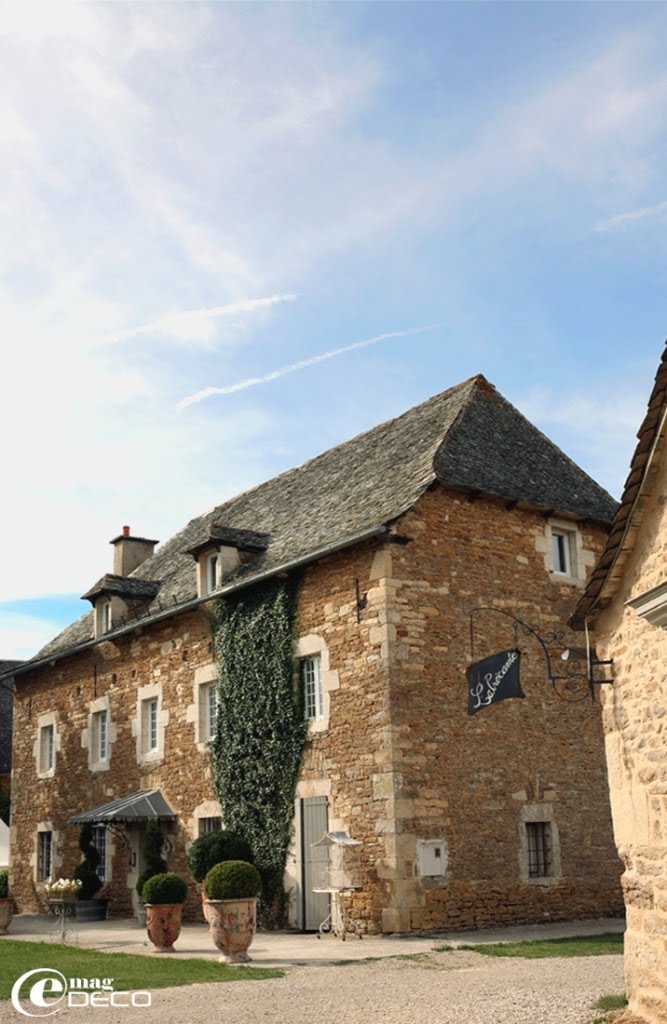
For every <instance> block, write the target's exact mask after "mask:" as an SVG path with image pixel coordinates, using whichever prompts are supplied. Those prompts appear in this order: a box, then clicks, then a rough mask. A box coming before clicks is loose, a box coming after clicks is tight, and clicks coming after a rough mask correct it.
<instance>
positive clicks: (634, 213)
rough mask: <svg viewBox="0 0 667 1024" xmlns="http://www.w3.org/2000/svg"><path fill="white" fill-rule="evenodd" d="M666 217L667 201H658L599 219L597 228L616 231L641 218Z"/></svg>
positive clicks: (661, 218) (655, 218)
mask: <svg viewBox="0 0 667 1024" xmlns="http://www.w3.org/2000/svg"><path fill="white" fill-rule="evenodd" d="M666 217H667V201H665V202H662V203H656V204H655V205H654V206H641V207H639V209H637V210H628V211H626V212H625V213H616V214H614V216H613V217H607V219H606V220H601V221H598V223H597V224H596V225H595V230H596V231H616V230H618V228H623V227H626V226H627V225H628V224H634V223H636V222H637V221H639V220H664V219H665V218H666Z"/></svg>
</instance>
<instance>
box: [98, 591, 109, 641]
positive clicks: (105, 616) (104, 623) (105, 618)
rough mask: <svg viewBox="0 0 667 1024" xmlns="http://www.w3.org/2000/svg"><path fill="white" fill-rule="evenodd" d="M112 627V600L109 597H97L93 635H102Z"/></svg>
mask: <svg viewBox="0 0 667 1024" xmlns="http://www.w3.org/2000/svg"><path fill="white" fill-rule="evenodd" d="M112 629H113V602H112V600H111V598H110V597H106V596H104V597H99V598H98V599H97V601H96V602H95V636H96V637H100V636H104V635H105V633H110V632H111V630H112Z"/></svg>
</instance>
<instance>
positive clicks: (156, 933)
mask: <svg viewBox="0 0 667 1024" xmlns="http://www.w3.org/2000/svg"><path fill="white" fill-rule="evenodd" d="M187 892H188V887H187V885H186V884H185V882H184V881H183V879H182V878H181V877H180V876H179V875H171V874H162V875H153V877H152V878H149V879H148V881H147V882H145V883H144V889H143V897H144V902H145V904H146V927H147V928H148V938H149V939H150V940H151V942H152V943H153V946H154V947H155V948H154V950H153V952H154V953H173V952H175V950H174V943H175V942H176V939H177V938H178V936H179V935H180V934H181V914H182V912H183V904H184V903H185V897H186V896H187Z"/></svg>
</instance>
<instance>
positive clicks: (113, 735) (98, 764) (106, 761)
mask: <svg viewBox="0 0 667 1024" xmlns="http://www.w3.org/2000/svg"><path fill="white" fill-rule="evenodd" d="M102 711H106V714H107V756H106V758H99V757H98V756H97V753H98V743H97V736H96V729H95V716H96V715H98V714H99V713H100V712H102ZM117 734H118V730H117V727H116V724H115V722H114V721H113V718H112V717H111V699H110V697H109V695H108V694H105V695H104V696H103V697H97V698H96V699H95V700H92V701H91V702H90V703H89V705H88V723H87V726H86V728H85V729H84V730H83V732H82V733H81V746H82V748H83V749H84V750H87V751H88V768H89V769H90V771H91V772H108V771H109V769H110V768H111V755H112V752H113V745H114V743H115V742H116V739H117Z"/></svg>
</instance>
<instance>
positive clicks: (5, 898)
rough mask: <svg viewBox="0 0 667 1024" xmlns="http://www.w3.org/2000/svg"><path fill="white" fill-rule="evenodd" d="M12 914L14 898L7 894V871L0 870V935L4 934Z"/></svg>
mask: <svg viewBox="0 0 667 1024" xmlns="http://www.w3.org/2000/svg"><path fill="white" fill-rule="evenodd" d="M13 916H14V900H13V898H12V897H11V896H10V894H9V871H7V870H4V871H0V935H6V934H7V929H8V928H9V926H10V924H11V923H12V917H13Z"/></svg>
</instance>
